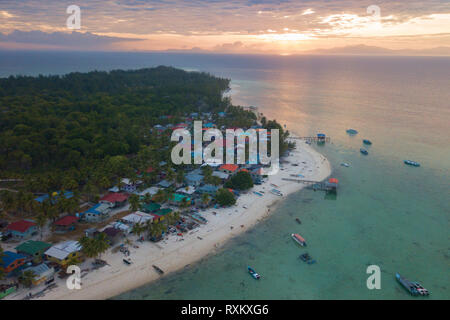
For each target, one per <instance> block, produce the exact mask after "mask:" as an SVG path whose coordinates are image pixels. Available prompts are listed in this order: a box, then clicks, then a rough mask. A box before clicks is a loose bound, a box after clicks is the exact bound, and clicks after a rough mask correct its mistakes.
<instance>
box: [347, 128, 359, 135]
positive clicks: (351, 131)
mask: <svg viewBox="0 0 450 320" xmlns="http://www.w3.org/2000/svg"><path fill="white" fill-rule="evenodd" d="M346 132H347V133H348V134H357V133H358V131H356V130H355V129H348V130H347V131H346Z"/></svg>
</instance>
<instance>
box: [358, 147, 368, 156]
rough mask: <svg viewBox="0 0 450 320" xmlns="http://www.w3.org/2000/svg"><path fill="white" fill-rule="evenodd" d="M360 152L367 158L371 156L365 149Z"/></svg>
mask: <svg viewBox="0 0 450 320" xmlns="http://www.w3.org/2000/svg"><path fill="white" fill-rule="evenodd" d="M359 151H360V152H361V153H362V154H363V155H365V156H367V155H368V154H369V152H368V151H367V150H366V149H364V148H361V149H359Z"/></svg>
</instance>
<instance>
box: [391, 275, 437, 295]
mask: <svg viewBox="0 0 450 320" xmlns="http://www.w3.org/2000/svg"><path fill="white" fill-rule="evenodd" d="M395 278H396V279H397V281H398V282H399V283H400V284H401V285H402V286H403V287H404V288H405V289H406V290H407V291H408V292H409V293H410V294H411V295H413V296H428V295H430V292H429V291H428V290H427V289H425V288H424V287H422V286H421V285H420V284H419V283H418V282H412V281H409V280H408V279H405V278H403V277H402V276H401V275H400V274H398V273H396V274H395Z"/></svg>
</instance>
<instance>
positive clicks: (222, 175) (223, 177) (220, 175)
mask: <svg viewBox="0 0 450 320" xmlns="http://www.w3.org/2000/svg"><path fill="white" fill-rule="evenodd" d="M212 176H213V177H218V178H220V179H221V180H222V181H225V180H228V178H229V177H230V175H229V174H228V173H225V172H222V171H214V172H213V173H212Z"/></svg>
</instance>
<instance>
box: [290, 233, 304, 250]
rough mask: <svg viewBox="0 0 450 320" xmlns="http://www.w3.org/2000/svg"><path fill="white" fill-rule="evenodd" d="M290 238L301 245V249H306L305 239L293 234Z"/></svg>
mask: <svg viewBox="0 0 450 320" xmlns="http://www.w3.org/2000/svg"><path fill="white" fill-rule="evenodd" d="M291 237H292V239H294V241H295V242H297V243H298V244H299V245H301V246H302V247H306V241H305V239H303V237H302V236H301V235H299V234H298V233H293V234H291Z"/></svg>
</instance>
